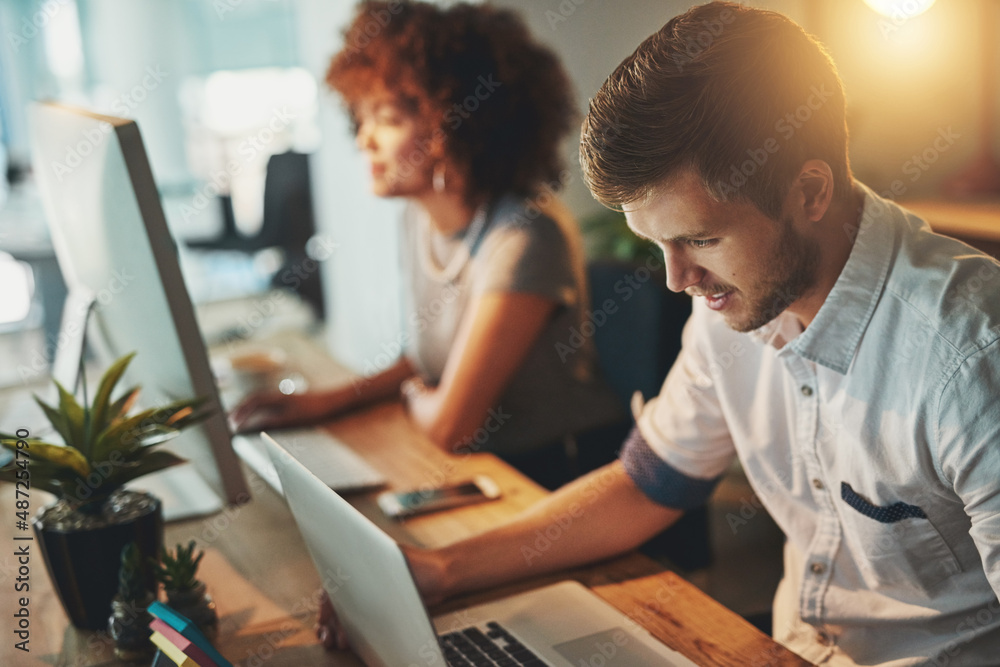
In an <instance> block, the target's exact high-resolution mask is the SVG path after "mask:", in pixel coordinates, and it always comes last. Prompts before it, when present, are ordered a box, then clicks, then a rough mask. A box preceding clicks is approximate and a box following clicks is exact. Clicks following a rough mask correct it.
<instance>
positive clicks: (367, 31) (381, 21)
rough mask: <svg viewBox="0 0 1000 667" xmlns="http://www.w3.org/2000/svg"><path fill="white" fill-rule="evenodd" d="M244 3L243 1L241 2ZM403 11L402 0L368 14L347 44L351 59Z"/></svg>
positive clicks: (392, 0) (345, 46) (387, 4)
mask: <svg viewBox="0 0 1000 667" xmlns="http://www.w3.org/2000/svg"><path fill="white" fill-rule="evenodd" d="M239 1H240V2H242V1H243V0H239ZM401 11H403V1H402V0H390V2H388V3H386V7H385V8H384V9H372V10H371V11H370V12H368V20H367V21H365V24H364V26H362V28H361V34H355V35H354V40H353V41H352V42H351V43H350V44H345V45H344V49H346V50H347V52H348V54H349V57H350V58H353V57H354V56H357V55H358V54H359V53H361V51H362V50H363V49H366V48H368V46H369V45H370V44H371V43H372V40H373V39H375V38H376V37H378V36H379V34H381V32H382V30H383V29H384V28H385V27H386V26H387V25H389V23H390V22H391V21H392V18H393V17H394V16H395V15H396V14H399V13H400V12H401Z"/></svg>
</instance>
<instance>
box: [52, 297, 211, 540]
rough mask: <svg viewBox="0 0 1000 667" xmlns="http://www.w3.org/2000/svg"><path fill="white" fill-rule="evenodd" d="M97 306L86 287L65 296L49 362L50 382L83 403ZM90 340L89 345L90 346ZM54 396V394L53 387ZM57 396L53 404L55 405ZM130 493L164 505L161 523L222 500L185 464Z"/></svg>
mask: <svg viewBox="0 0 1000 667" xmlns="http://www.w3.org/2000/svg"><path fill="white" fill-rule="evenodd" d="M96 303H97V298H96V295H95V294H94V293H93V292H91V291H90V290H88V289H87V288H85V287H79V286H75V287H73V288H71V289H70V291H69V294H68V295H67V296H66V304H65V305H64V306H63V315H62V322H61V325H60V328H59V338H58V339H57V343H58V344H57V347H56V354H55V359H54V360H53V362H52V378H53V379H54V380H56V381H57V382H58V383H59V384H61V385H62V386H63V387H64V388H65V389H66V391H68V392H70V393H73V394H75V393H76V391H77V389H80V388H82V390H83V395H84V401H86V400H87V387H86V386H85V383H84V382H83V363H84V352H85V351H86V347H87V327H88V326H89V325H90V324H91V320H90V314H91V313H92V312H93V311H94V306H95V304H96ZM93 342H94V341H93V336H92V337H91V343H93ZM52 391H53V392H57V390H56V389H55V388H54V387H53V389H52ZM58 401H59V397H58V394H57V395H56V396H55V402H56V403H57V404H58ZM125 486H126V488H129V489H136V490H138V489H141V490H144V491H148V492H149V493H151V494H152V495H154V496H156V497H157V498H159V499H160V501H161V502H162V504H163V519H164V521H180V520H183V519H192V518H195V517H202V516H206V515H209V514H215V513H216V512H220V511H221V510H222V508H223V506H224V505H223V502H222V499H221V498H219V496H218V494H216V493H215V491H213V490H212V487H210V486H209V485H208V483H207V482H206V481H205V480H204V479H203V478H202V476H201V475H199V474H198V472H197V470H195V467H194V465H192V464H190V463H185V464H183V465H179V466H174V467H172V468H167V469H166V470H161V471H160V472H155V473H152V474H149V475H144V476H142V477H140V478H138V479H136V480H134V481H132V482H129V483H128V484H126V485H125Z"/></svg>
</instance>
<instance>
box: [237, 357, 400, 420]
mask: <svg viewBox="0 0 1000 667" xmlns="http://www.w3.org/2000/svg"><path fill="white" fill-rule="evenodd" d="M412 375H413V367H412V366H411V365H410V362H409V361H408V360H407V359H406V357H401V358H400V359H399V361H397V362H396V363H395V364H393V365H392V366H390V367H389V368H387V369H385V370H384V371H382V372H380V373H376V374H375V375H372V376H371V377H361V378H357V379H356V380H355V381H354V382H352V383H350V384H348V385H344V386H339V387H334V388H332V389H326V390H323V391H309V392H306V393H303V394H291V395H289V396H286V395H284V394H281V393H279V392H266V393H256V394H251V395H250V396H248V397H247V398H245V399H244V400H243V401H242V402H241V403H240V404H239V405H238V406H236V408H234V409H233V411H232V412H231V413H230V415H229V419H230V423H231V425H232V428H233V431H234V432H237V433H239V432H243V431H261V430H264V429H268V428H282V427H286V426H296V425H299V424H305V423H309V422H316V421H321V420H323V419H329V418H330V417H333V416H335V415H337V414H340V413H342V412H347V411H348V410H352V409H354V408H359V407H361V406H363V405H369V404H371V403H377V402H379V401H384V400H387V399H390V398H393V397H395V396H397V395H398V393H399V385H400V384H401V383H402V382H403V380H405V379H406V378H408V377H410V376H412Z"/></svg>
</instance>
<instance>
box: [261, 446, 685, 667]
mask: <svg viewBox="0 0 1000 667" xmlns="http://www.w3.org/2000/svg"><path fill="white" fill-rule="evenodd" d="M263 438H264V441H265V443H266V447H267V450H268V454H269V455H270V457H271V460H272V462H273V464H274V467H275V469H276V470H277V473H278V476H279V477H280V478H281V484H282V486H283V487H284V489H285V500H286V501H287V502H288V505H289V507H290V508H291V510H292V514H293V515H294V516H295V521H296V523H297V524H298V526H299V530H300V531H301V533H302V536H303V538H304V539H305V542H306V545H307V547H308V549H309V553H310V555H311V556H312V559H313V562H314V563H315V564H316V568H317V570H318V571H319V574H320V579H321V581H322V583H323V586H324V588H326V591H327V593H329V595H330V599H331V601H332V602H333V607H334V609H335V610H336V612H337V615H338V617H339V619H340V621H341V623H342V624H343V626H344V630H345V632H346V634H347V637H348V640H349V642H350V645H351V647H352V648H353V649H354V651H355V653H357V655H358V656H359V657H360V658H361V659H362V660H363V661H364V662H365V664H366V665H369V667H467V666H471V665H476V666H477V667H478V666H479V665H487V666H488V665H502V666H505V667H519V666H520V667H545V666H548V667H579V666H580V665H586V666H589V665H602V666H604V667H645V666H647V665H649V666H653V665H656V666H657V667H662V666H664V665H666V666H673V667H695V663H693V662H691V661H690V660H688V659H687V658H685V657H684V656H682V655H681V654H680V653H677V652H676V651H673V650H671V649H669V648H667V647H666V646H665V645H663V644H662V643H660V642H659V641H657V640H656V639H655V638H654V637H653V636H652V635H650V634H649V633H648V632H646V630H644V629H643V628H641V627H638V626H637V625H636V624H635V623H634V622H633V621H631V620H630V619H629V618H628V617H627V616H626V615H625V614H624V613H622V612H621V611H619V610H617V609H615V608H614V607H612V606H610V605H609V604H607V603H606V602H604V601H603V600H602V599H601V598H599V597H597V596H596V595H595V594H593V593H592V592H590V591H589V590H587V588H585V587H584V586H582V585H581V584H579V583H577V582H575V581H565V582H561V583H558V584H554V585H552V586H547V587H544V588H540V589H537V590H533V591H529V592H527V593H522V594H519V595H515V596H511V597H508V598H504V599H502V600H497V601H494V602H491V603H488V604H483V605H477V606H474V607H469V608H467V609H463V610H461V611H458V612H453V613H450V614H446V615H443V616H440V617H436V618H434V619H431V618H430V617H429V616H428V614H427V610H426V608H425V607H424V604H423V601H422V600H421V599H420V594H419V593H418V591H417V586H416V583H415V582H414V580H413V577H412V575H411V574H410V570H409V566H408V565H407V562H406V558H405V557H404V556H403V552H402V551H401V550H400V549H399V546H398V545H397V544H396V542H395V541H394V540H393V539H392V538H390V537H389V536H388V535H386V534H385V533H384V532H383V531H382V530H381V529H379V528H378V527H377V526H376V525H375V524H374V523H372V522H371V521H369V520H368V519H367V518H366V517H365V516H364V515H363V514H361V513H360V512H358V511H357V510H356V509H354V507H352V506H351V505H350V503H348V502H347V501H346V500H344V499H343V498H341V497H340V496H339V495H338V494H337V493H336V492H335V491H333V490H332V489H330V488H329V487H328V486H327V485H326V484H324V483H323V482H321V481H320V480H319V479H318V478H317V477H316V476H315V475H313V474H312V473H310V472H309V471H308V470H307V469H306V468H305V467H304V466H303V465H302V464H301V463H299V462H298V461H297V460H296V459H295V458H294V457H292V456H291V455H290V454H289V453H288V452H286V451H285V450H284V448H282V447H281V445H279V444H278V443H277V442H276V441H275V440H274V439H273V438H271V437H270V436H268V435H267V434H264V436H263Z"/></svg>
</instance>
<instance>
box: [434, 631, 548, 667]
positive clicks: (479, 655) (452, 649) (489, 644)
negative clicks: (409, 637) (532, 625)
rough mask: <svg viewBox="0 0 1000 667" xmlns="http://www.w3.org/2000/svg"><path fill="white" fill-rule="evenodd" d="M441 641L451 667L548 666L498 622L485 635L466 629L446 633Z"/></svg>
mask: <svg viewBox="0 0 1000 667" xmlns="http://www.w3.org/2000/svg"><path fill="white" fill-rule="evenodd" d="M438 640H439V641H440V642H441V651H442V652H443V653H444V659H445V661H446V662H447V663H448V667H548V664H547V663H545V662H543V661H542V660H541V659H540V658H539V657H538V656H537V655H535V654H534V653H532V651H531V649H529V648H528V647H527V646H525V645H524V644H522V643H521V642H519V641H518V640H517V638H516V637H514V635H512V634H510V633H509V632H507V631H506V630H504V629H503V627H501V626H500V624H499V623H497V622H495V621H491V622H489V623H487V624H486V626H485V632H484V631H483V630H480V629H479V628H476V627H472V628H466V629H464V630H457V631H455V632H449V633H447V634H443V635H441V636H440V637H438Z"/></svg>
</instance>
